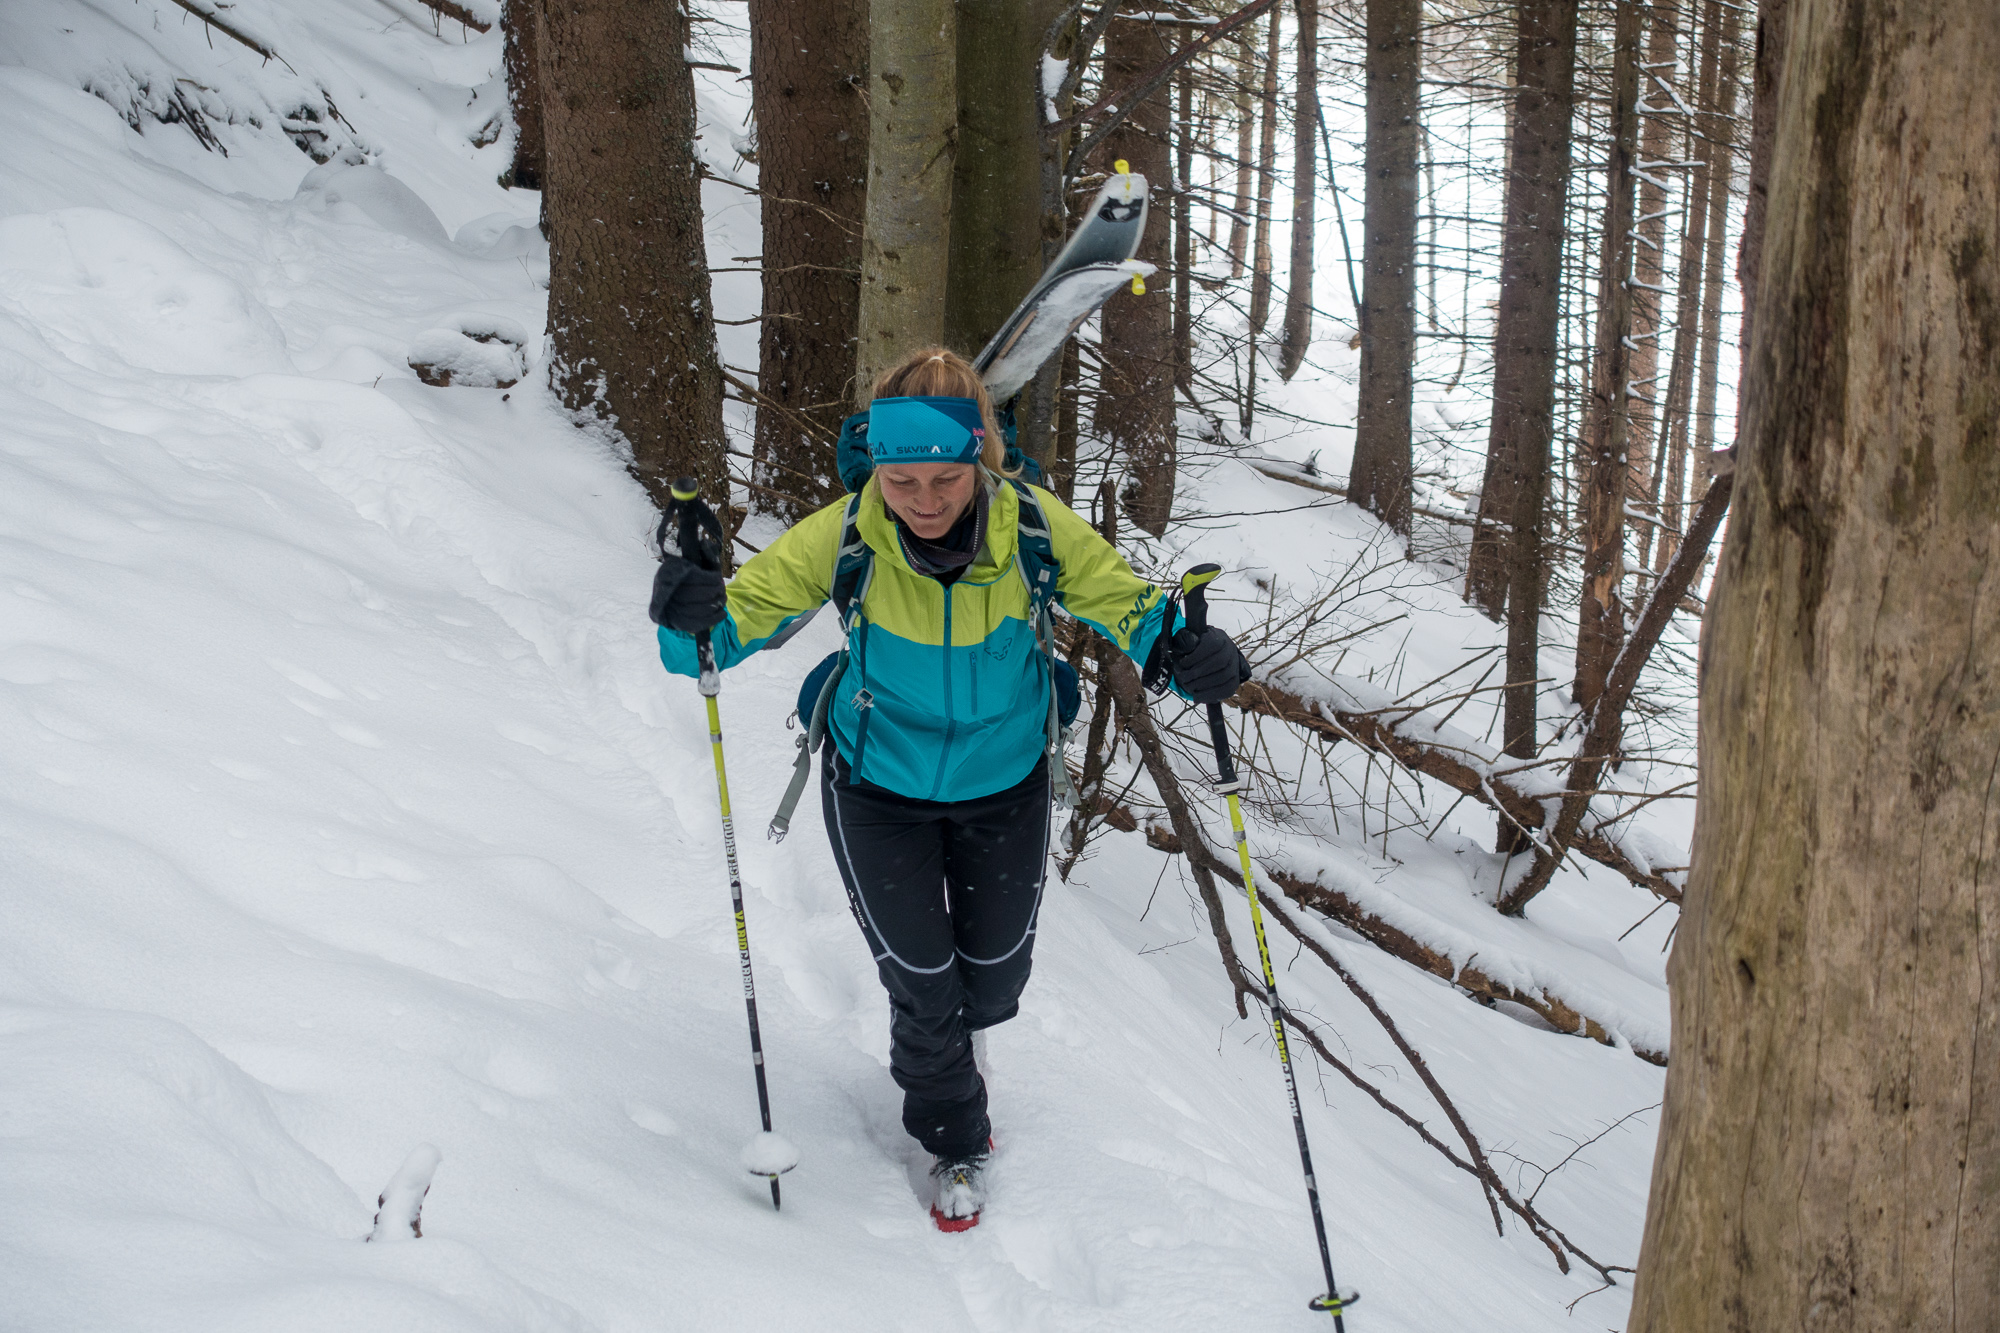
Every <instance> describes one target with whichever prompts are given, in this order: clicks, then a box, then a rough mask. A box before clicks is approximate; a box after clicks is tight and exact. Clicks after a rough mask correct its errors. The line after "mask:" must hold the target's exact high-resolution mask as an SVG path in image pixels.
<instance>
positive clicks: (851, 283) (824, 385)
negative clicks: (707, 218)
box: [749, 0, 868, 523]
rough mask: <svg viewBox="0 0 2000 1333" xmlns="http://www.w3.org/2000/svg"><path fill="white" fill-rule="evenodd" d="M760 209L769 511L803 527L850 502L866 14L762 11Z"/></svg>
mask: <svg viewBox="0 0 2000 1333" xmlns="http://www.w3.org/2000/svg"><path fill="white" fill-rule="evenodd" d="M749 21H750V72H751V82H750V100H751V105H752V107H753V109H754V111H755V115H756V122H757V182H758V186H759V189H760V191H761V195H762V219H763V255H764V260H763V269H764V272H763V295H764V307H763V316H764V318H763V321H762V323H761V324H760V325H759V326H758V346H757V364H758V367H759V374H758V384H757V387H758V390H759V391H760V394H761V396H760V397H759V399H758V402H757V426H756V442H755V445H754V453H755V455H756V461H755V470H754V473H753V475H754V478H755V480H756V483H757V486H758V487H759V489H758V490H756V491H755V492H753V493H752V502H753V503H754V504H756V505H757V507H758V508H760V509H763V510H765V511H766V512H768V513H771V514H774V515H776V516H777V517H778V518H780V519H782V520H783V521H785V522H787V523H795V522H797V521H798V520H799V519H802V518H804V517H805V516H806V515H807V514H809V513H812V512H813V511H814V510H816V509H818V508H820V507H821V506H822V505H825V504H827V503H829V502H831V501H833V500H835V499H837V498H839V496H840V494H841V489H842V488H841V484H840V476H839V473H838V471H837V470H836V468H835V464H834V457H833V454H834V442H835V441H836V440H837V439H838V438H839V436H840V422H841V419H842V418H843V417H844V416H846V415H847V412H848V410H849V409H848V403H849V401H850V400H851V398H852V396H853V394H852V389H853V381H854V336H855V328H856V323H857V321H858V319H859V318H860V304H861V295H860V293H861V287H860V275H861V217H862V212H863V209H864V207H865V205H866V199H867V192H868V100H867V98H866V97H865V96H864V95H863V93H864V89H865V88H866V86H867V78H868V5H867V0H751V3H750V9H749Z"/></svg>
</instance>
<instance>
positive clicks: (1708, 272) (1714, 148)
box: [1694, 5, 1739, 479]
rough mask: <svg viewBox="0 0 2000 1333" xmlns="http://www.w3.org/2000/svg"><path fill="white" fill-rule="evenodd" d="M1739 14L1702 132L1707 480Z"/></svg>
mask: <svg viewBox="0 0 2000 1333" xmlns="http://www.w3.org/2000/svg"><path fill="white" fill-rule="evenodd" d="M1737 23H1738V17H1737V9H1736V6H1734V5H1724V6H1723V12H1722V35H1721V48H1722V53H1721V69H1720V71H1719V73H1718V75H1717V77H1716V88H1715V93H1716V100H1715V103H1714V104H1713V106H1712V107H1704V108H1703V112H1704V114H1703V116H1702V118H1701V119H1702V130H1703V133H1704V134H1705V136H1706V137H1707V139H1708V141H1709V142H1708V147H1709V154H1710V157H1709V161H1710V162H1712V163H1713V164H1714V165H1713V166H1712V167H1711V168H1710V171H1709V176H1710V180H1711V184H1710V185H1709V191H1708V236H1707V241H1708V246H1707V254H1706V255H1704V256H1703V259H1702V283H1701V370H1700V381H1699V387H1698V389H1697V392H1696V398H1695V408H1694V457H1695V462H1696V465H1697V466H1696V472H1697V475H1699V476H1700V477H1702V478H1703V479H1706V478H1707V476H1708V456H1709V454H1710V453H1711V452H1713V451H1714V449H1715V395H1716V376H1717V369H1718V365H1719V362H1720V360H1721V355H1722V282H1723V274H1724V272H1725V271H1726V270H1725V267H1724V256H1725V254H1726V252H1727V242H1728V233H1729V187H1730V182H1731V180H1732V178H1733V177H1734V175H1735V170H1736V94H1737V90H1738V82H1739V75H1738V70H1737V58H1736V57H1737V51H1736V39H1737Z"/></svg>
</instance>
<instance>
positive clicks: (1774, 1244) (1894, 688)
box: [1628, 0, 2000, 1333]
mask: <svg viewBox="0 0 2000 1333" xmlns="http://www.w3.org/2000/svg"><path fill="white" fill-rule="evenodd" d="M1788 8H1789V10H1790V12H1789V14H1788V16H1787V21H1788V23H1789V26H1790V39H1789V43H1788V46H1787V50H1786V53H1785V57H1784V72H1783V76H1782V79H1781V80H1780V82H1779V85H1778V89H1777V91H1778V99H1779V101H1778V107H1777V117H1776V126H1775V132H1774V139H1773V144H1772V152H1771V158H1770V161H1771V171H1770V178H1769V189H1770V193H1769V209H1768V214H1767V217H1766V223H1765V232H1764V237H1763V252H1762V260H1761V266H1762V275H1761V280H1760V282H1759V286H1758V290H1757V293H1756V294H1755V296H1754V298H1753V299H1754V302H1755V307H1754V308H1755V311H1756V314H1755V318H1754V321H1753V323H1752V338H1753V343H1752V347H1751V351H1750V357H1749V361H1748V367H1747V374H1746V379H1745V385H1744V397H1745V403H1744V413H1743V433H1742V436H1741V442H1740V444H1739V449H1740V451H1741V453H1742V455H1743V457H1742V459H1741V461H1740V467H1741V468H1742V472H1741V474H1740V475H1739V478H1738V481H1737V485H1736V497H1737V498H1736V504H1737V506H1738V508H1737V512H1736V514H1735V516H1734V518H1733V520H1732V522H1731V525H1730V532H1729V535H1728V540H1727V543H1726V545H1725V547H1724V549H1723V554H1722V559H1721V563H1720V568H1719V571H1718V580H1717V591H1716V593H1715V596H1714V599H1713V602H1712V605H1711V610H1710V613H1709V617H1708V622H1707V625H1706V635H1707V638H1706V642H1705V644H1704V650H1703V656H1704V676H1703V680H1702V698H1701V771H1700V781H1701V795H1700V804H1699V810H1698V822H1697V828H1696V836H1695V847H1694V862H1693V870H1692V876H1691V882H1690V885H1689V888H1688V893H1687V899H1686V904H1685V908H1684V915H1683V916H1682V918H1681V923H1680V927H1679V932H1678V936H1677V943H1676V947H1675V951H1674V955H1673V958H1672V961H1671V964H1670V971H1669V977H1670V980H1671V982H1672V988H1673V1008H1674V1062H1673V1065H1672V1067H1671V1068H1670V1069H1669V1071H1668V1075H1667V1094H1666V1107H1665V1111H1664V1115H1663V1120H1662V1124H1661V1130H1660V1151H1659V1154H1658V1157H1657V1159H1656V1161H1655V1164H1654V1172H1653V1193H1652V1203H1651V1208H1650V1211H1649V1214H1648V1217H1647V1224H1646V1236H1645V1241H1644V1245H1643V1247H1642V1251H1641V1258H1640V1262H1639V1274H1638V1280H1637V1286H1636V1290H1635V1292H1634V1298H1633V1307H1632V1318H1631V1322H1630V1324H1629V1325H1628V1327H1629V1328H1630V1329H1631V1330H1632V1333H1670V1331H1671V1330H1681V1329H1685V1330H1708V1329H1713V1328H1718V1327H1725V1326H1726V1327H1729V1328H1741V1329H1777V1328H1801V1329H1822V1328H1824V1329H1836V1328H1837V1329H1843V1330H1878V1329H1879V1330H1890V1329H1894V1330H1899V1331H1901V1330H1932V1329H1936V1330H1944V1329H1975V1328H1976V1329H1986V1328H1994V1327H2000V1280H1996V1274H2000V991H1996V988H1995V986H1994V984H1993V978H1994V977H1996V976H2000V893H1996V889H1995V881H1994V875H1993V870H1992V864H1993V861H1994V858H1995V855H1996V852H2000V846H1996V843H2000V823H1996V820H1995V817H1994V811H1993V806H1994V796H1993V792H1994V774H1995V772H1996V771H2000V672H1996V669H1995V663H1996V662H2000V592H1996V585H1995V580H1994V579H1993V578H1992V577H1991V574H1992V566H1993V563H1994V562H1995V560H1996V559H2000V236H1996V219H2000V173H1996V171H1995V168H1994V164H1995V162H1996V161H2000V80H1996V79H1995V77H1994V71H1995V70H1996V69H2000V28H1996V27H1995V25H1994V24H1993V23H1992V22H1991V14H1990V12H1989V6H1988V5H1987V4H1986V3H1984V0H1939V3H1937V4H1934V5H1930V6H1923V7H1894V6H1890V5H1888V4H1886V3H1882V2H1881V0H1793V3H1792V4H1791V5H1790V6H1788Z"/></svg>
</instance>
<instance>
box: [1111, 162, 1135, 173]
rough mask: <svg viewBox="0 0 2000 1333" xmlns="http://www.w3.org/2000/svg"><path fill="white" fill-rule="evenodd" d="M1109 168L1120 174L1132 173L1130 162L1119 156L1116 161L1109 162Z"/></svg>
mask: <svg viewBox="0 0 2000 1333" xmlns="http://www.w3.org/2000/svg"><path fill="white" fill-rule="evenodd" d="M1111 169H1112V170H1113V171H1115V172H1117V173H1118V174H1119V175H1121V176H1129V175H1131V174H1132V164H1131V163H1130V162H1127V161H1126V160H1125V159H1124V158H1122V157H1121V158H1119V159H1118V160H1117V161H1116V162H1113V163H1112V164H1111Z"/></svg>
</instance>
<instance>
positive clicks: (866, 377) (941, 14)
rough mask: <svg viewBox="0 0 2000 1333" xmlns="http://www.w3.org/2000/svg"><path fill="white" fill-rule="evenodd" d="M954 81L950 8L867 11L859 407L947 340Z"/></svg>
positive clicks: (916, 0)
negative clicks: (915, 356) (901, 366)
mask: <svg viewBox="0 0 2000 1333" xmlns="http://www.w3.org/2000/svg"><path fill="white" fill-rule="evenodd" d="M957 71H958V11H957V8H956V7H955V6H954V5H953V4H952V3H951V2H950V0H873V2H872V3H871V4H870V5H869V7H868V106H869V113H868V203H867V210H866V216H865V221H864V224H863V227H862V233H861V319H860V330H861V331H860V343H859V345H858V348H857V352H856V357H855V360H856V367H857V372H858V373H857V380H858V383H857V384H856V386H855V400H856V402H857V403H858V404H860V405H861V406H866V405H867V402H868V400H869V399H870V398H872V397H873V396H874V385H875V380H876V378H877V377H878V376H880V375H881V374H882V372H884V371H886V370H888V369H890V368H891V367H892V366H894V365H895V364H896V363H897V362H899V361H901V360H902V359H903V358H904V357H906V356H908V355H909V354H910V353H911V352H914V351H916V350H917V349H918V348H920V347H927V346H930V345H932V344H934V343H939V342H942V341H943V340H944V333H945V295H946V281H947V278H948V276H949V274H950V270H951V194H952V177H953V173H954V170H955V167H954V149H953V145H954V143H955V141H956V139H957V135H958V72H957ZM1021 188H1022V189H1023V190H1026V189H1028V188H1030V186H1029V183H1028V182H1026V181H1023V182H1022V184H1021ZM973 350H977V349H973Z"/></svg>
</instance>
